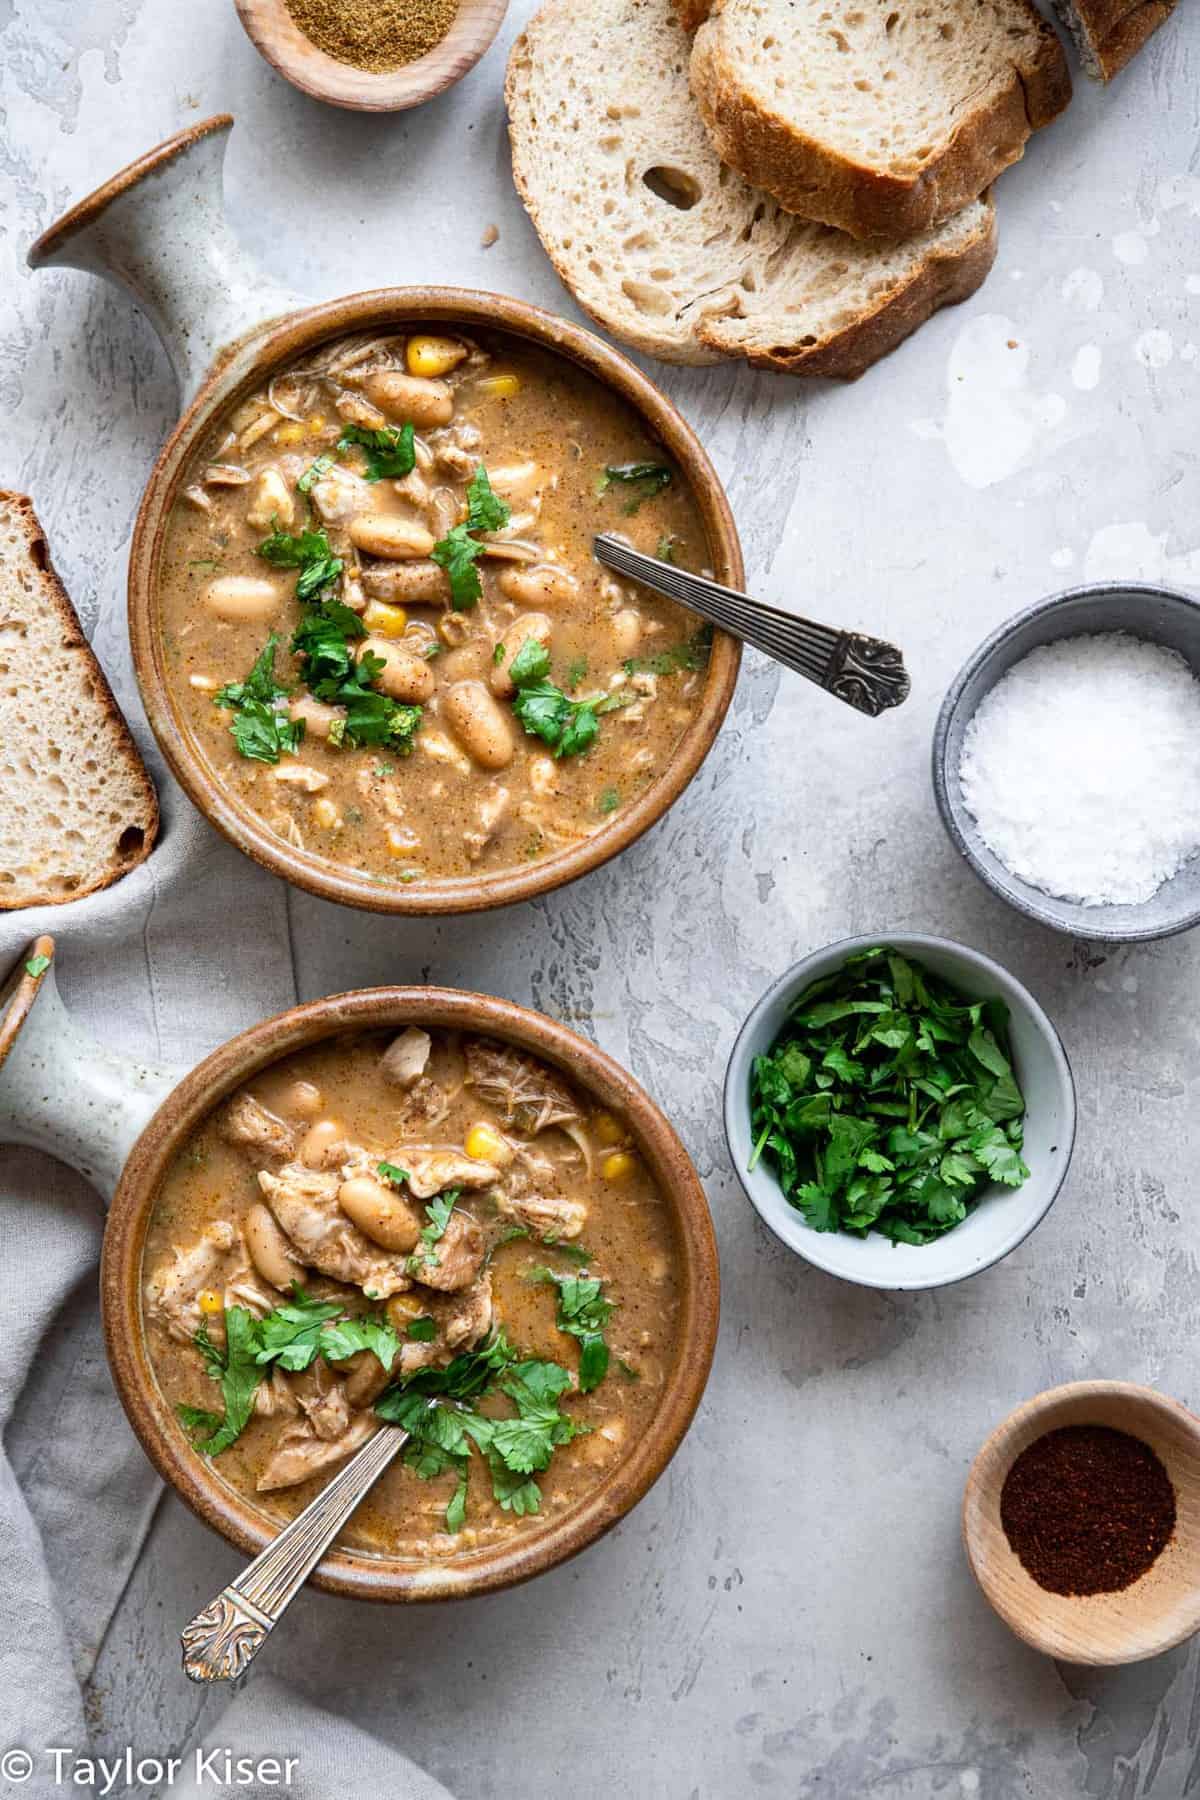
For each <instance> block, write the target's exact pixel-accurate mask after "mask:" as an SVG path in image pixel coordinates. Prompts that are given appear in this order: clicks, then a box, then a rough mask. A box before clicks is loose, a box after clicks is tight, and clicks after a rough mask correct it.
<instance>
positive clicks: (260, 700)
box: [213, 631, 304, 763]
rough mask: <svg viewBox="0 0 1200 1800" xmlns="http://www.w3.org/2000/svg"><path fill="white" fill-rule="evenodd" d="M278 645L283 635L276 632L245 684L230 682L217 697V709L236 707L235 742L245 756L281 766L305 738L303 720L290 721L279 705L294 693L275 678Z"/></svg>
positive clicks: (233, 733) (232, 732)
mask: <svg viewBox="0 0 1200 1800" xmlns="http://www.w3.org/2000/svg"><path fill="white" fill-rule="evenodd" d="M278 644H279V636H278V634H277V633H276V632H274V631H273V632H272V633H271V635H270V637H269V638H268V639H267V641H266V643H265V644H264V645H263V647H262V649H261V650H260V651H259V653H258V655H257V656H256V657H255V659H254V666H253V668H252V669H251V670H250V673H249V674H248V675H247V677H246V679H245V681H230V682H226V684H225V686H224V687H223V688H221V689H220V690H219V691H218V692H217V693H216V694H214V695H213V705H214V706H223V707H229V708H232V710H233V718H232V719H231V720H230V722H229V730H230V733H231V735H232V737H233V741H234V743H235V744H236V745H237V747H238V751H239V753H240V754H241V755H242V756H247V757H250V758H252V759H253V760H254V761H255V762H264V763H277V762H278V761H279V758H280V756H282V755H285V754H286V755H289V756H292V755H294V754H295V752H296V751H297V750H298V749H299V747H300V742H301V740H302V738H303V737H304V721H303V719H292V718H290V717H289V715H288V713H287V712H286V710H284V709H283V708H282V707H281V706H280V705H279V702H280V701H281V700H284V699H286V697H287V695H288V693H289V691H290V690H289V689H288V688H285V687H281V686H280V684H279V682H278V681H277V680H276V679H275V651H276V649H277V647H278Z"/></svg>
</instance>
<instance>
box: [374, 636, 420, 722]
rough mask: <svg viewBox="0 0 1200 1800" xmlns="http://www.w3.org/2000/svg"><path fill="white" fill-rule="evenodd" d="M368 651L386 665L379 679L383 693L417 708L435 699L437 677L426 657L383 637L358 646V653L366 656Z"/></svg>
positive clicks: (376, 680)
mask: <svg viewBox="0 0 1200 1800" xmlns="http://www.w3.org/2000/svg"><path fill="white" fill-rule="evenodd" d="M368 651H369V652H370V654H371V655H372V656H377V657H379V659H380V661H381V662H382V663H383V668H382V669H381V670H380V671H379V674H378V675H377V676H376V678H375V682H376V686H377V687H378V688H379V689H380V690H381V691H382V692H383V693H385V694H387V695H389V697H390V698H391V699H393V700H405V701H407V702H408V703H409V705H414V706H420V705H423V704H424V702H425V701H426V700H430V699H432V697H433V690H434V687H435V686H436V685H437V678H436V676H435V675H434V672H433V669H432V667H431V665H430V663H429V661H428V659H427V658H426V657H424V656H416V655H414V654H413V652H412V651H411V650H406V649H405V647H404V645H403V644H399V643H396V642H394V641H393V640H391V639H389V638H383V637H368V638H364V639H363V640H362V642H361V643H360V645H359V646H358V654H359V656H365V655H366V654H367V652H368Z"/></svg>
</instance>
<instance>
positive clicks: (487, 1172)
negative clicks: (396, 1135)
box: [387, 1144, 496, 1200]
mask: <svg viewBox="0 0 1200 1800" xmlns="http://www.w3.org/2000/svg"><path fill="white" fill-rule="evenodd" d="M387 1160H388V1162H394V1163H396V1164H398V1165H399V1167H400V1168H402V1169H407V1170H408V1185H409V1189H410V1191H411V1192H412V1193H414V1194H415V1195H416V1197H417V1199H418V1200H432V1198H433V1196H434V1195H435V1194H440V1193H442V1192H443V1190H444V1189H446V1188H451V1187H458V1188H484V1187H493V1186H494V1185H495V1182H496V1170H495V1166H494V1165H493V1164H492V1163H489V1162H477V1161H476V1159H475V1158H474V1157H473V1156H468V1155H467V1153H466V1151H465V1150H456V1149H455V1148H454V1146H453V1145H452V1144H401V1145H400V1147H399V1148H398V1149H397V1150H394V1151H389V1153H388V1157H387Z"/></svg>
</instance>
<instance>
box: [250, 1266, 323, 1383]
mask: <svg viewBox="0 0 1200 1800" xmlns="http://www.w3.org/2000/svg"><path fill="white" fill-rule="evenodd" d="M342 1310H343V1308H342V1305H341V1302H340V1301H338V1300H310V1299H309V1297H308V1295H307V1294H306V1293H305V1292H304V1291H303V1289H302V1288H300V1287H294V1288H293V1289H292V1298H291V1300H288V1301H285V1302H284V1304H283V1305H282V1306H277V1307H276V1308H275V1310H274V1312H269V1313H268V1314H267V1316H266V1318H264V1319H260V1320H259V1321H258V1324H257V1328H256V1330H255V1334H254V1337H255V1357H256V1360H257V1362H258V1363H259V1364H260V1365H263V1366H266V1365H267V1364H269V1363H273V1362H277V1363H278V1364H279V1366H280V1368H282V1369H289V1370H291V1371H292V1372H293V1373H295V1372H296V1371H298V1370H300V1369H307V1368H308V1366H309V1364H310V1363H312V1362H313V1361H315V1359H316V1357H317V1355H318V1353H319V1351H320V1349H321V1341H320V1340H321V1331H322V1328H323V1327H324V1326H325V1325H326V1324H328V1323H329V1321H330V1320H332V1319H336V1318H337V1316H338V1314H339V1313H340V1312H341V1311H342Z"/></svg>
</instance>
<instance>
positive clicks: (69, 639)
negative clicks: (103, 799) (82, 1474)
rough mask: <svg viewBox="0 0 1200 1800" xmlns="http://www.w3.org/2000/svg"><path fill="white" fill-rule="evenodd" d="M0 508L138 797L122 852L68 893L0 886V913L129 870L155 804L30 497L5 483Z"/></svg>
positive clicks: (93, 888)
mask: <svg viewBox="0 0 1200 1800" xmlns="http://www.w3.org/2000/svg"><path fill="white" fill-rule="evenodd" d="M0 509H4V510H6V511H7V512H8V513H9V515H10V516H15V519H16V522H17V524H18V526H19V528H20V530H21V531H22V532H23V533H24V536H25V542H26V550H27V553H28V556H29V559H30V561H31V562H32V563H33V565H34V567H35V569H36V571H37V577H38V588H39V598H40V599H41V600H42V601H43V602H44V604H45V605H46V606H47V607H48V608H49V610H50V611H51V612H52V614H53V616H54V619H55V621H56V624H57V627H58V630H59V632H60V634H61V636H60V642H61V645H62V648H63V649H64V650H65V651H68V652H69V653H70V654H71V655H72V657H73V658H76V659H77V660H78V662H79V665H80V668H81V670H82V671H83V672H84V673H86V676H87V681H88V685H89V687H90V688H91V690H92V693H93V695H94V697H95V700H96V702H97V704H98V706H99V708H100V710H101V713H102V715H103V718H104V724H105V729H106V731H107V732H108V734H109V739H110V745H111V754H112V757H113V759H114V761H119V762H120V763H121V764H123V766H124V771H125V775H126V778H127V780H128V782H129V785H130V787H131V788H132V789H133V790H135V792H136V794H137V796H138V804H137V806H136V808H135V809H134V810H133V812H132V813H131V816H130V818H129V820H128V824H127V825H126V828H125V829H126V830H135V831H138V832H140V834H141V837H140V842H139V843H138V844H137V845H135V846H134V847H133V848H132V849H131V850H130V851H129V852H128V853H125V852H117V851H114V852H113V853H112V854H111V855H110V858H109V862H108V866H107V867H97V868H96V869H95V870H93V871H91V872H90V873H89V874H88V875H87V876H85V877H84V878H83V879H81V881H80V884H79V886H78V887H76V888H73V889H72V890H71V892H70V893H62V892H58V891H54V890H52V889H45V890H40V891H35V892H33V893H28V892H25V893H23V894H22V896H21V898H20V899H19V900H11V899H8V898H7V897H6V896H5V893H4V890H3V888H0V912H19V911H22V910H24V909H25V908H27V907H31V906H63V905H67V904H68V903H69V902H71V901H73V900H82V899H83V898H84V897H85V895H87V894H94V893H98V892H99V891H100V890H101V889H102V888H106V887H111V885H112V883H113V882H114V881H119V880H120V878H121V877H122V876H123V875H127V874H128V873H129V871H130V870H131V869H135V868H136V867H137V866H138V864H139V863H142V862H144V861H145V860H146V858H147V857H148V856H149V854H150V852H151V850H152V849H153V848H154V844H155V840H156V838H157V836H158V826H159V808H158V794H157V792H156V791H155V787H154V783H153V782H152V781H151V779H150V776H149V775H148V773H147V771H146V766H145V764H144V763H143V761H142V758H141V754H140V752H139V750H138V747H137V745H136V744H135V742H134V740H133V735H132V733H131V732H130V730H129V727H128V725H127V724H126V722H125V715H124V714H123V713H122V711H121V709H120V707H119V706H118V705H117V702H116V699H115V697H114V695H113V691H112V689H111V687H110V686H109V684H108V679H107V677H106V676H105V673H104V670H103V669H102V668H101V667H100V664H99V662H98V661H97V660H96V657H95V655H94V653H93V651H92V648H91V645H90V644H89V643H88V641H87V639H86V638H85V636H84V634H83V628H82V627H81V625H80V623H79V616H78V614H77V613H76V611H75V608H74V606H73V605H72V604H71V598H70V595H69V594H68V593H67V590H66V588H65V587H64V586H63V584H62V580H61V578H60V576H59V574H58V571H57V569H56V568H55V567H54V563H53V560H52V559H51V555H50V546H49V544H48V543H47V541H46V534H45V532H44V531H43V530H42V526H41V521H40V520H39V519H38V516H37V513H36V511H35V509H34V505H33V501H32V500H31V499H30V497H29V495H28V494H21V493H16V492H14V491H12V490H11V489H7V488H0Z"/></svg>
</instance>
